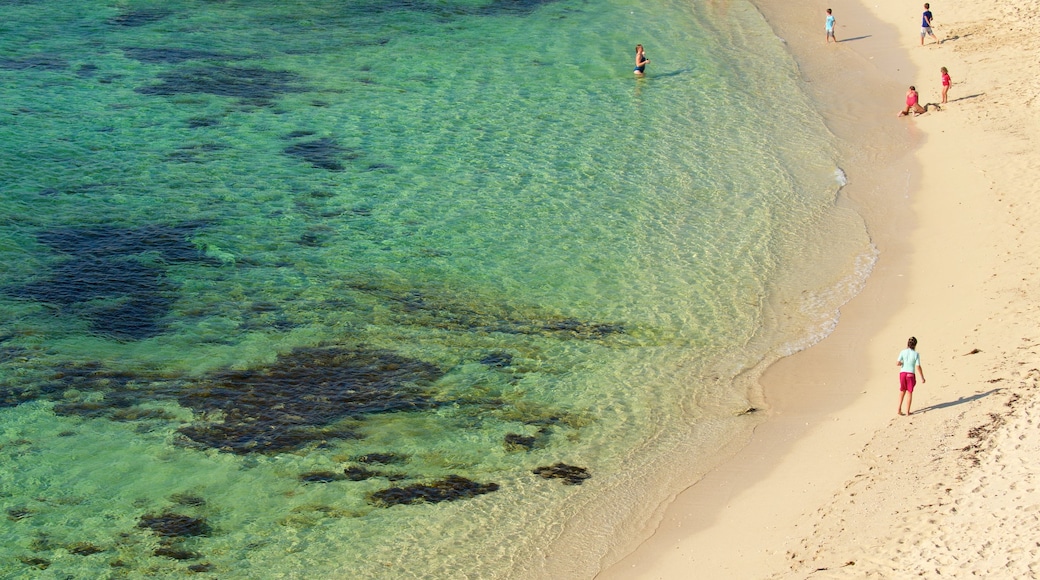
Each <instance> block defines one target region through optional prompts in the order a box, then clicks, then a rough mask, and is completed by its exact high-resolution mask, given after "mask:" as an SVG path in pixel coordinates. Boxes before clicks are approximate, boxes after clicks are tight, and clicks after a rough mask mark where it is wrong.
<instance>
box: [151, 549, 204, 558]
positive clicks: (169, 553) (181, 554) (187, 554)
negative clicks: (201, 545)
mask: <svg viewBox="0 0 1040 580" xmlns="http://www.w3.org/2000/svg"><path fill="white" fill-rule="evenodd" d="M152 554H154V555H156V556H162V557H165V558H172V559H174V560H198V559H199V558H201V557H202V554H199V553H198V552H192V551H191V550H184V549H182V548H178V547H176V546H161V547H158V548H156V549H155V551H154V552H152Z"/></svg>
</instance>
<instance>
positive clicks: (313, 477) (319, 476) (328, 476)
mask: <svg viewBox="0 0 1040 580" xmlns="http://www.w3.org/2000/svg"><path fill="white" fill-rule="evenodd" d="M343 479H346V476H345V475H343V474H342V473H336V472H333V471H309V472H307V473H301V474H300V481H302V482H303V483H332V482H333V481H341V480H343Z"/></svg>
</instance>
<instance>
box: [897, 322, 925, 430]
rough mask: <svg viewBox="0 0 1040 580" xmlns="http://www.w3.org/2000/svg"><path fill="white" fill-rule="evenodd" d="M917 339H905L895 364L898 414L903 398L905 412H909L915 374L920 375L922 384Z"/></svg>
mask: <svg viewBox="0 0 1040 580" xmlns="http://www.w3.org/2000/svg"><path fill="white" fill-rule="evenodd" d="M916 349H917V339H916V338H914V337H912V336H911V337H910V339H909V340H907V341H906V348H904V349H903V351H902V352H900V353H899V360H897V361H896V366H898V367H899V414H900V415H902V414H903V398H904V397H905V398H906V414H907V415H909V414H910V403H912V402H913V400H914V386H915V385H916V384H917V375H921V384H924V383H925V382H927V381H925V380H924V369H922V368H921V355H919V354H917V350H916Z"/></svg>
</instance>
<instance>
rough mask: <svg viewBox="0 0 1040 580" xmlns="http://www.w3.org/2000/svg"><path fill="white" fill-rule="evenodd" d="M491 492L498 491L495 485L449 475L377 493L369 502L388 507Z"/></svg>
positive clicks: (435, 501)
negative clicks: (429, 481)
mask: <svg viewBox="0 0 1040 580" xmlns="http://www.w3.org/2000/svg"><path fill="white" fill-rule="evenodd" d="M493 491H498V484H497V483H477V482H475V481H472V480H469V479H466V478H465V477H460V476H458V475H449V476H447V477H445V478H444V479H442V480H439V481H435V482H433V483H430V484H422V483H417V484H415V485H409V486H406V487H391V488H389V489H384V490H382V491H377V492H375V493H372V494H371V495H370V496H369V501H370V502H371V503H372V504H374V505H377V506H380V507H390V506H393V505H401V504H413V503H419V502H429V503H439V502H442V501H456V500H460V499H467V498H471V497H476V496H478V495H482V494H485V493H491V492H493Z"/></svg>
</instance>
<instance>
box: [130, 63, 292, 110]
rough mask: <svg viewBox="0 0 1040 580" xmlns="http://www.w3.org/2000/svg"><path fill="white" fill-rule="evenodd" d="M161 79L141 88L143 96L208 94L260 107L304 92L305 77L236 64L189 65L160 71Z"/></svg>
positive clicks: (139, 89)
mask: <svg viewBox="0 0 1040 580" xmlns="http://www.w3.org/2000/svg"><path fill="white" fill-rule="evenodd" d="M158 76H159V80H160V82H159V83H158V84H155V85H149V86H146V87H138V88H137V89H135V91H136V92H138V93H140V94H142V95H154V96H165V97H170V96H174V95H183V94H199V93H202V94H208V95H216V96H219V97H236V98H239V99H250V100H253V102H255V103H256V104H258V105H260V106H266V105H269V104H270V103H269V101H270V100H271V99H274V98H276V97H279V96H281V95H286V94H290V93H301V92H304V91H305V90H306V89H305V88H304V87H303V84H302V83H303V81H302V78H301V77H300V76H299V75H297V74H296V73H293V72H290V71H279V70H268V69H263V68H249V67H237V66H218V65H210V66H190V67H184V68H178V69H176V70H170V71H164V72H161V73H159V75H158Z"/></svg>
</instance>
